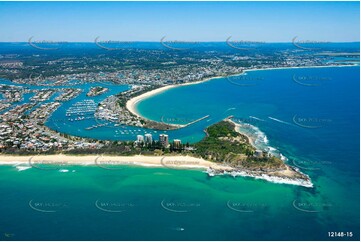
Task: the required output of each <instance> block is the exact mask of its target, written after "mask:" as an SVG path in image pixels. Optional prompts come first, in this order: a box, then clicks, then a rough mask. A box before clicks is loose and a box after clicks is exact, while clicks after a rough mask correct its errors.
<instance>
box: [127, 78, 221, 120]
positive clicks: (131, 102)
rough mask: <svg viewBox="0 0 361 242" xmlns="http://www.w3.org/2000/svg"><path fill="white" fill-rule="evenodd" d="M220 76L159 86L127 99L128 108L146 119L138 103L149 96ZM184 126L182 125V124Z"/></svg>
mask: <svg viewBox="0 0 361 242" xmlns="http://www.w3.org/2000/svg"><path fill="white" fill-rule="evenodd" d="M219 78H224V77H222V76H216V77H210V78H206V79H204V80H201V81H196V82H188V83H183V84H174V85H168V86H164V87H160V88H157V89H154V90H152V91H149V92H146V93H143V94H141V95H139V96H136V97H133V98H131V99H129V100H128V101H127V104H126V108H127V109H128V110H129V111H130V112H131V113H132V114H134V115H136V116H138V117H140V118H143V119H146V118H144V117H143V116H141V115H140V114H139V113H138V111H137V109H136V105H137V104H138V102H140V101H142V100H144V99H146V98H148V97H151V96H153V95H156V94H159V93H162V92H164V91H166V90H169V89H171V88H175V87H181V86H189V85H195V84H199V83H202V82H206V81H210V80H213V79H219ZM180 126H182V125H180Z"/></svg>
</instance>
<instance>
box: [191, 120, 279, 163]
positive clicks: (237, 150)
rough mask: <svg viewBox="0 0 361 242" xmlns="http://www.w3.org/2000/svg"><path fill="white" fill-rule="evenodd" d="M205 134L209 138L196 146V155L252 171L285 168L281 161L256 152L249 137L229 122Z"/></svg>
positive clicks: (209, 128) (214, 127)
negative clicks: (236, 129)
mask: <svg viewBox="0 0 361 242" xmlns="http://www.w3.org/2000/svg"><path fill="white" fill-rule="evenodd" d="M205 132H206V133H207V136H206V137H205V138H204V139H203V140H201V141H200V142H199V143H197V144H195V147H196V150H195V154H197V155H199V156H201V157H202V158H204V159H206V160H211V161H214V162H219V163H227V164H228V165H230V166H232V167H237V168H246V169H250V170H253V169H267V170H269V169H272V170H273V169H278V168H283V167H284V163H283V161H282V160H281V159H279V158H277V157H274V156H271V155H270V154H268V153H266V152H263V151H258V150H256V148H255V147H253V146H252V145H251V143H250V140H249V139H248V137H247V136H245V135H243V134H241V133H239V132H237V131H235V124H234V123H233V122H231V121H229V120H226V121H221V122H219V123H216V124H214V125H212V126H210V127H208V128H207V129H206V130H205Z"/></svg>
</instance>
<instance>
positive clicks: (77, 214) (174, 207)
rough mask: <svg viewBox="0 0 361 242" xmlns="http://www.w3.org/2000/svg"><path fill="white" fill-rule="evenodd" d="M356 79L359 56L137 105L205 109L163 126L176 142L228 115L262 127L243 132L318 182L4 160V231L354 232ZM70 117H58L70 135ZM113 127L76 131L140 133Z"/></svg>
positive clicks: (158, 115) (97, 236)
mask: <svg viewBox="0 0 361 242" xmlns="http://www.w3.org/2000/svg"><path fill="white" fill-rule="evenodd" d="M300 82H301V84H300ZM303 84H306V85H303ZM309 84H312V85H309ZM359 85H360V84H359V67H344V68H302V69H284V70H269V71H254V72H248V74H247V78H244V77H239V78H237V77H235V78H233V79H227V78H222V79H216V80H212V81H209V82H205V83H202V84H199V85H191V86H184V87H179V88H175V89H171V90H169V91H166V92H164V93H162V94H159V95H157V96H154V97H151V98H149V99H146V100H144V101H143V102H141V103H140V104H139V105H138V107H137V108H138V110H139V111H140V112H141V113H142V114H144V115H145V116H146V117H147V118H151V119H154V120H165V121H171V122H175V123H187V122H189V121H192V120H194V119H197V118H200V117H203V116H205V115H210V117H209V118H207V119H205V120H203V121H201V122H199V123H196V124H194V125H191V126H189V127H187V128H186V129H182V130H178V131H169V132H168V134H169V135H170V139H174V138H181V139H182V141H183V142H186V141H190V142H196V141H198V140H200V139H201V138H202V137H204V133H203V129H204V128H205V127H207V126H208V125H211V124H212V123H215V122H218V121H219V120H221V119H223V118H225V117H227V116H229V115H234V116H235V118H236V119H237V120H239V121H241V122H243V123H250V124H252V125H254V126H255V127H258V128H259V130H257V129H256V130H254V129H249V130H248V131H249V132H250V133H251V134H252V132H253V134H254V135H256V136H257V135H258V137H259V144H260V145H264V146H265V147H272V148H274V149H277V150H278V151H279V152H280V153H282V154H283V155H284V156H285V157H287V158H289V160H288V161H287V162H288V163H290V164H292V165H295V166H298V167H299V168H300V169H301V170H302V171H303V172H305V173H307V174H308V175H310V177H311V179H312V181H313V183H314V188H304V187H298V186H292V185H282V184H272V183H269V182H265V181H261V180H255V179H252V178H241V177H238V178H231V177H212V178H209V177H208V176H207V175H206V174H205V173H202V172H200V171H190V170H185V171H179V170H171V169H165V168H141V167H122V169H119V170H114V171H110V170H105V169H101V168H99V167H81V166H73V167H64V168H63V169H67V170H68V172H60V171H59V169H54V170H51V171H44V170H38V169H34V168H32V169H28V170H23V171H18V170H17V169H16V167H12V166H1V167H0V174H1V176H0V197H1V206H0V214H1V215H2V217H3V218H6V219H1V220H0V221H1V224H0V236H2V237H1V239H14V240H15V239H17V240H45V239H47V240H54V239H56V240H314V239H318V240H328V239H330V238H329V237H328V232H352V233H353V237H352V238H347V237H343V238H333V240H334V239H336V240H349V239H352V240H358V238H359V225H360V223H359V222H360V221H359V214H360V209H359V202H360V201H359V196H360V193H359V184H360V181H359V168H360V167H359V165H360V163H359V151H360V150H359V146H360V144H359V131H360V130H359V122H360V120H359V88H360V86H359ZM123 88H124V89H122V90H126V87H123ZM99 99H101V98H99ZM154 107H157V108H156V109H155V108H154ZM54 115H55V116H54V117H56V115H59V116H58V117H61V113H60V111H59V113H57V114H54ZM54 120H56V119H55V118H54ZM89 122H91V121H89ZM52 125H53V124H51V123H49V126H50V127H52ZM73 126H74V127H76V128H74V127H72V128H70V127H71V125H68V126H65V125H64V126H59V127H58V128H59V129H60V131H64V132H68V133H74V134H75V133H76V131H77V129H78V128H79V127H80V126H79V127H78V126H75V125H73ZM132 129H134V128H132ZM116 130H117V129H116V128H111V127H104V128H100V129H95V130H93V131H91V132H90V133H88V134H85V133H83V135H84V136H90V137H92V136H93V135H94V137H97V138H112V139H119V140H122V139H127V138H129V137H131V138H133V136H134V138H135V136H136V132H139V133H143V132H144V131H142V130H141V131H138V129H136V130H135V131H134V134H129V135H127V136H119V135H118V136H116V135H117V134H116ZM83 132H86V131H83ZM260 132H261V133H260ZM154 134H155V135H156V133H154ZM73 171H74V172H73ZM34 208H35V209H34ZM39 210H40V211H39ZM44 211H45V212H44ZM49 211H53V212H49ZM54 211H55V212H54ZM5 234H7V235H5ZM8 236H10V237H8Z"/></svg>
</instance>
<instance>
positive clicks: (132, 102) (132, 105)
mask: <svg viewBox="0 0 361 242" xmlns="http://www.w3.org/2000/svg"><path fill="white" fill-rule="evenodd" d="M355 66H359V65H358V64H354V65H329V66H294V67H269V68H259V69H257V68H254V69H246V70H243V71H242V72H241V73H236V74H232V75H227V76H215V77H208V78H205V79H203V80H200V81H195V82H188V83H182V84H172V85H167V86H163V87H160V88H157V89H154V90H151V91H149V92H146V93H143V94H141V95H139V96H136V97H133V98H131V99H129V100H128V101H127V103H126V108H127V109H128V111H129V112H131V113H132V114H134V115H135V116H137V117H139V118H142V119H144V120H148V121H153V120H150V119H148V118H145V117H144V116H142V115H141V114H140V112H139V111H138V110H137V108H136V106H137V105H138V103H139V102H141V101H143V100H145V99H147V98H150V97H152V96H155V95H157V94H160V93H163V92H165V91H167V90H170V89H173V88H177V87H182V86H189V85H196V84H200V83H204V82H208V81H212V80H215V79H220V78H227V77H233V76H241V75H244V74H246V73H247V72H251V71H268V70H284V69H308V68H332V67H355ZM153 122H157V121H153ZM172 125H175V124H172ZM177 126H178V127H179V128H183V127H184V126H185V125H177Z"/></svg>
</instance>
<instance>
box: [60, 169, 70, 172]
mask: <svg viewBox="0 0 361 242" xmlns="http://www.w3.org/2000/svg"><path fill="white" fill-rule="evenodd" d="M59 172H69V170H67V169H60V170H59Z"/></svg>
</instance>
